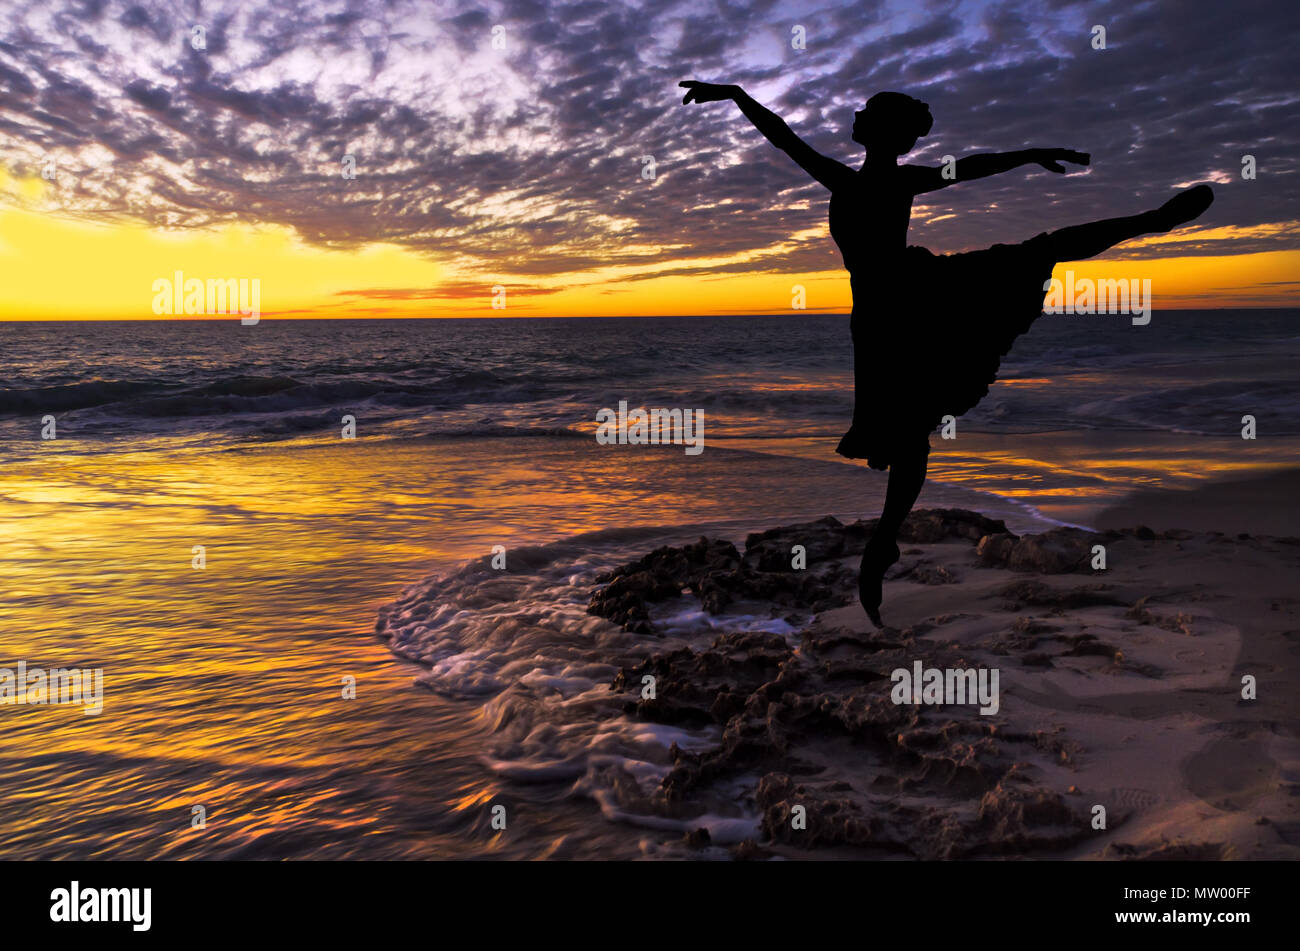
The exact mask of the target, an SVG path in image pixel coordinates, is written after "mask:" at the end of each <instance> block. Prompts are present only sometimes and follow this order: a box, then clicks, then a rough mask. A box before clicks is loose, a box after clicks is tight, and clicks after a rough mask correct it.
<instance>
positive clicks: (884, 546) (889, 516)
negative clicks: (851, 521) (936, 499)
mask: <svg viewBox="0 0 1300 951" xmlns="http://www.w3.org/2000/svg"><path fill="white" fill-rule="evenodd" d="M929 457H930V442H929V439H928V437H927V436H926V435H924V434H923V435H922V436H921V437H920V439H919V440H918V441H917V442H916V443H914V444H912V445H910V446H908V447H907V448H906V449H905V450H904V449H900V450H899V451H898V453H897V454H896V455H895V457H894V461H893V462H892V463H890V466H889V484H888V486H887V487H886V489H885V508H884V511H882V512H881V513H880V521H879V522H877V524H876V531H875V534H873V535H872V536H871V538H870V540H869V541H868V542H867V548H866V551H864V552H863V553H862V568H861V570H860V571H859V573H858V597H859V599H861V601H862V607H863V608H864V609H866V612H867V617H869V618H871V623H872V624H874V625H876V627H880V626H881V625H882V622H881V620H880V601H881V599H882V598H883V597H884V595H883V593H882V585H883V581H884V577H885V571H886V569H888V568H889V566H890V565H892V564H893V563H894V562H896V561H898V530H899V529H900V528H902V527H903V519H905V518H907V513H908V512H910V511H912V506H913V505H915V504H916V498H917V496H919V495H920V494H921V486H923V485H925V472H926V464H927V462H928V461H929Z"/></svg>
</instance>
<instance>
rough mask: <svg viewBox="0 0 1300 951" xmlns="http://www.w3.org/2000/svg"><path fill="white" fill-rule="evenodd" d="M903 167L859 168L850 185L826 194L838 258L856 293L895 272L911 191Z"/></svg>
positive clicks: (903, 246)
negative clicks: (841, 257) (829, 197)
mask: <svg viewBox="0 0 1300 951" xmlns="http://www.w3.org/2000/svg"><path fill="white" fill-rule="evenodd" d="M906 175H907V173H906V172H905V171H904V167H903V166H894V167H891V168H889V169H885V170H883V171H882V170H872V171H862V172H859V173H858V175H857V176H856V177H855V180H854V183H853V184H852V185H851V186H848V187H844V188H838V189H836V190H835V191H833V192H832V193H831V201H830V231H831V237H832V238H834V239H835V243H836V245H838V246H839V249H840V254H841V255H843V257H844V267H845V268H846V269H847V270H848V272H849V274H850V276H851V281H852V284H853V286H854V291H855V295H854V296H855V304H856V303H857V301H856V298H857V297H858V295H859V294H860V293H861V291H860V290H859V289H860V288H865V287H866V286H867V285H868V284H871V285H876V284H877V282H890V281H892V280H897V278H898V277H899V276H900V274H899V265H900V263H901V261H902V258H903V254H904V252H905V251H906V250H907V225H908V221H909V220H910V218H911V216H912V197H913V192H912V190H911V188H909V187H908V186H907V184H906V180H905V176H906Z"/></svg>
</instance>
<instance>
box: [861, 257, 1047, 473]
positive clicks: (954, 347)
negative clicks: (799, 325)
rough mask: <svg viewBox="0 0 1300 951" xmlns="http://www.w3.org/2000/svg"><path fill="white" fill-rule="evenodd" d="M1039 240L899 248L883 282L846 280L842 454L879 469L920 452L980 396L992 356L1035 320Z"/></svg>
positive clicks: (991, 373)
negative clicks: (946, 248)
mask: <svg viewBox="0 0 1300 951" xmlns="http://www.w3.org/2000/svg"><path fill="white" fill-rule="evenodd" d="M1055 265H1056V261H1055V260H1054V259H1053V257H1052V251H1051V243H1050V241H1049V239H1048V237H1047V235H1046V234H1040V235H1038V236H1037V237H1035V238H1031V239H1029V240H1028V241H1024V242H1022V243H1020V244H995V245H994V246H993V247H991V248H984V249H983V250H980V251H968V252H966V253H964V254H933V253H931V252H930V251H928V250H926V249H925V248H918V247H909V248H907V250H906V251H905V252H904V253H903V254H902V255H900V257H899V258H898V260H897V261H896V262H890V265H889V267H888V268H887V270H888V272H889V273H888V280H887V284H886V282H884V281H880V282H873V283H871V284H867V283H866V282H859V281H857V280H854V282H853V317H852V320H851V323H850V327H851V329H852V334H853V423H852V425H851V426H850V428H849V431H848V432H847V433H845V434H844V437H843V438H842V439H841V440H840V444H839V446H838V447H837V448H836V450H835V451H836V452H838V453H839V454H840V455H842V456H847V457H848V458H850V459H865V460H866V461H867V464H868V465H870V466H871V467H872V468H873V469H885V468H888V466H889V465H890V463H891V462H892V460H893V457H894V455H895V454H897V453H898V452H899V451H900V450H903V451H911V450H914V449H915V448H919V447H921V446H924V447H926V448H927V449H928V446H929V434H930V433H931V432H932V431H933V430H934V429H935V427H936V426H938V425H939V424H940V422H941V421H942V419H943V417H944V416H954V417H956V416H960V415H961V414H962V413H965V412H966V411H967V410H969V409H971V408H973V407H974V406H975V404H977V403H978V402H979V401H980V400H982V399H983V398H984V397H985V396H986V395H988V391H989V385H990V384H991V383H993V382H994V381H995V380H996V379H997V373H998V367H999V365H1000V363H1001V360H1002V357H1003V356H1005V355H1006V353H1007V352H1008V351H1009V350H1010V349H1011V345H1012V344H1013V343H1014V342H1015V339H1016V338H1017V337H1019V336H1020V335H1021V334H1022V333H1024V332H1025V331H1026V330H1028V329H1029V327H1030V325H1031V324H1033V322H1034V321H1035V320H1036V319H1037V318H1038V317H1039V316H1040V315H1041V314H1042V312H1043V296H1044V294H1045V293H1046V291H1045V290H1044V287H1043V285H1044V284H1046V283H1047V281H1049V280H1050V279H1051V277H1052V268H1053V267H1054V266H1055Z"/></svg>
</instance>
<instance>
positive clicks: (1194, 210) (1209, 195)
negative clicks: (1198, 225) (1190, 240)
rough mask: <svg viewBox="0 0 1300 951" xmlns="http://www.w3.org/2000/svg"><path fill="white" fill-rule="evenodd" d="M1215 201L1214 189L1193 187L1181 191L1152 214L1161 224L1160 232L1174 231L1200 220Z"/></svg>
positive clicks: (1203, 186)
mask: <svg viewBox="0 0 1300 951" xmlns="http://www.w3.org/2000/svg"><path fill="white" fill-rule="evenodd" d="M1213 201H1214V189H1212V188H1210V186H1209V185H1193V186H1192V187H1191V188H1185V189H1183V190H1182V191H1180V192H1179V193H1178V194H1177V195H1175V196H1174V197H1173V198H1171V199H1169V200H1168V201H1167V202H1165V203H1164V204H1163V205H1161V206H1160V207H1159V208H1157V209H1156V210H1155V211H1154V212H1153V213H1152V214H1153V215H1154V217H1155V220H1156V221H1157V222H1158V223H1159V230H1161V231H1173V230H1174V229H1175V228H1177V227H1180V226H1181V225H1185V224H1187V222H1189V221H1193V220H1195V219H1197V218H1199V217H1200V216H1201V215H1203V214H1204V213H1205V209H1207V208H1209V207H1210V204H1211V203H1212V202H1213Z"/></svg>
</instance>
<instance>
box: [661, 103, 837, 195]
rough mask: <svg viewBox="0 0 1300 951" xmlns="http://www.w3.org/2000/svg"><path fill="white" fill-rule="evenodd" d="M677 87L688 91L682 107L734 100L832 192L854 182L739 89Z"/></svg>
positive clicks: (775, 143)
mask: <svg viewBox="0 0 1300 951" xmlns="http://www.w3.org/2000/svg"><path fill="white" fill-rule="evenodd" d="M677 85H679V86H684V87H686V89H687V90H689V91H688V92H687V93H686V96H685V98H683V99H682V103H683V105H684V104H686V103H688V102H722V101H723V100H726V99H731V100H733V101H734V102H735V103H736V105H738V106H739V107H740V111H741V112H743V113H744V114H745V118H747V119H748V120H749V121H750V122H752V123H754V125H755V127H756V128H757V129H758V131H759V132H762V133H763V135H765V136H767V140H768V141H769V142H771V143H772V144H773V145H775V146H776V147H777V148H778V149H780V150H781V151H783V152H785V154H786V155H788V156H790V158H792V159H794V160H795V161H796V162H798V163H799V167H800V168H802V169H803V170H804V171H805V172H807V173H808V174H809V175H811V176H812V177H813V178H815V179H817V181H819V182H821V183H822V184H823V185H825V186H826V187H827V188H829V189H831V191H834V190H835V189H837V188H840V187H842V186H845V185H851V184H852V183H853V182H854V180H855V178H856V176H855V174H854V171H853V169H851V168H849V167H848V166H847V165H845V164H843V163H842V162H837V161H835V159H833V158H828V157H827V156H825V155H822V154H821V153H820V152H818V151H817V150H816V149H814V148H813V147H812V146H811V145H809V144H808V143H807V142H805V141H804V140H803V139H801V138H799V136H797V135H795V134H794V132H793V131H791V129H790V127H789V126H788V125H786V124H785V120H784V119H782V118H781V117H780V116H778V115H777V114H776V113H775V112H773V111H772V110H770V109H767V108H765V107H764V106H761V105H759V104H758V103H757V102H756V101H755V100H754V99H753V98H751V97H750V95H749V94H748V93H747V92H745V90H743V89H741V88H740V87H739V86H735V85H731V84H726V85H724V84H721V83H702V82H697V81H696V80H687V81H686V82H683V83H678V84H677Z"/></svg>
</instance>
